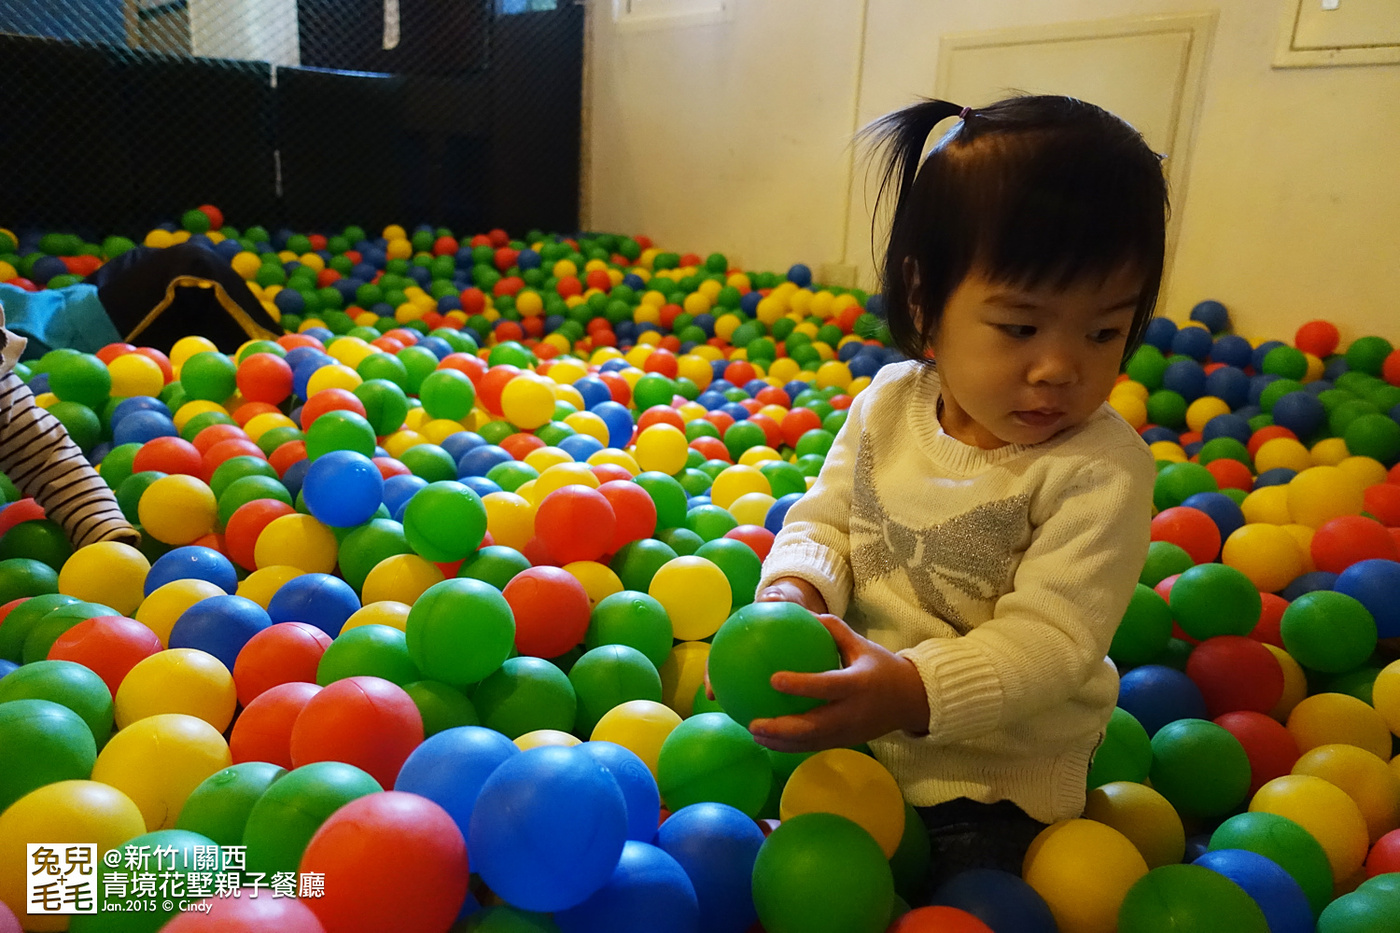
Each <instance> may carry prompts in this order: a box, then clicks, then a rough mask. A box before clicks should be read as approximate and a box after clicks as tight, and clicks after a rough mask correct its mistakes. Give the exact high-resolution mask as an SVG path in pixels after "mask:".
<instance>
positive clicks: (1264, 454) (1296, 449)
mask: <svg viewBox="0 0 1400 933" xmlns="http://www.w3.org/2000/svg"><path fill="white" fill-rule="evenodd" d="M1310 466H1312V454H1310V453H1309V452H1308V449H1307V448H1306V447H1304V446H1303V445H1302V444H1301V443H1299V442H1298V441H1295V440H1294V439H1293V438H1291V437H1275V438H1273V439H1271V440H1267V441H1265V442H1264V443H1262V444H1260V445H1259V449H1258V450H1257V451H1255V452H1254V469H1255V472H1256V473H1265V472H1268V471H1269V470H1275V469H1278V468H1279V467H1283V468H1284V469H1288V470H1293V471H1294V472H1295V473H1297V472H1302V471H1303V470H1306V469H1307V468H1308V467H1310Z"/></svg>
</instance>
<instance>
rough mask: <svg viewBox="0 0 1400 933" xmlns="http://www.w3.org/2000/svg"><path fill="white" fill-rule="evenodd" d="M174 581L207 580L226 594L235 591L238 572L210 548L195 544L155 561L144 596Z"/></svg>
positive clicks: (147, 576)
mask: <svg viewBox="0 0 1400 933" xmlns="http://www.w3.org/2000/svg"><path fill="white" fill-rule="evenodd" d="M174 580H206V581H208V582H210V583H212V584H214V585H215V586H217V587H218V588H219V589H221V590H223V591H224V592H225V593H232V592H233V591H234V590H236V589H238V571H236V570H235V569H234V567H233V562H232V561H230V560H229V559H228V558H227V557H225V556H224V555H222V554H220V553H219V552H218V551H216V550H214V549H213V548H207V547H200V546H198V545H195V544H190V545H187V546H185V547H177V548H175V549H174V550H172V551H166V552H165V553H164V554H162V555H161V556H160V557H158V558H156V562H155V563H154V564H151V569H150V570H149V571H148V572H147V573H146V584H145V592H146V595H147V596H150V595H151V594H152V593H154V592H155V591H156V590H157V589H159V588H160V587H162V586H165V584H167V583H170V582H172V581H174Z"/></svg>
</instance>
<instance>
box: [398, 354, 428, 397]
mask: <svg viewBox="0 0 1400 933" xmlns="http://www.w3.org/2000/svg"><path fill="white" fill-rule="evenodd" d="M395 356H396V357H398V360H399V362H400V363H402V364H403V366H404V378H405V385H404V387H403V389H404V391H405V392H407V393H408V394H410V395H417V394H418V392H419V390H420V389H421V388H422V386H423V380H424V379H426V378H428V377H429V376H430V375H432V374H433V373H434V372H436V371H437V367H438V358H437V354H436V353H434V352H433V351H432V350H429V349H428V348H427V347H420V346H411V347H404V348H403V349H402V350H400V351H399V352H398V353H396V354H395Z"/></svg>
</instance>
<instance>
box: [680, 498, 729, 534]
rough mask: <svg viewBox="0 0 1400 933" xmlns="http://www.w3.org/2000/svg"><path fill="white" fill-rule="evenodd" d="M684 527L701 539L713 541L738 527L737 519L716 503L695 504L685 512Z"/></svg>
mask: <svg viewBox="0 0 1400 933" xmlns="http://www.w3.org/2000/svg"><path fill="white" fill-rule="evenodd" d="M685 527H687V528H689V529H690V530H691V531H693V532H695V533H696V534H697V535H699V536H700V539H701V540H702V541H714V540H716V539H717V538H722V537H724V536H725V535H726V534H727V533H729V532H731V531H733V530H734V529H735V528H738V527H739V521H738V519H736V518H735V517H734V516H733V515H731V514H729V511H728V510H727V509H722V508H720V507H719V506H717V505H697V506H696V507H695V508H693V509H689V510H687V511H686V513H685Z"/></svg>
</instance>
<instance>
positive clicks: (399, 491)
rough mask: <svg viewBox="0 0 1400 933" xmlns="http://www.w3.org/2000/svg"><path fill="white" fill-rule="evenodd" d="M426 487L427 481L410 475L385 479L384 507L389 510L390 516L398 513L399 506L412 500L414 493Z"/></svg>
mask: <svg viewBox="0 0 1400 933" xmlns="http://www.w3.org/2000/svg"><path fill="white" fill-rule="evenodd" d="M426 485H428V481H427V480H425V479H424V478H423V477H421V476H414V475H412V474H403V475H400V476H391V477H389V478H388V479H386V480H385V481H384V505H385V506H386V507H387V508H388V509H389V514H391V515H392V514H393V513H394V512H396V511H398V509H399V507H400V506H402V505H403V504H404V503H405V502H407V501H408V500H409V499H412V498H413V494H414V493H415V492H417V491H418V490H420V489H422V488H423V487H424V486H426Z"/></svg>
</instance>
